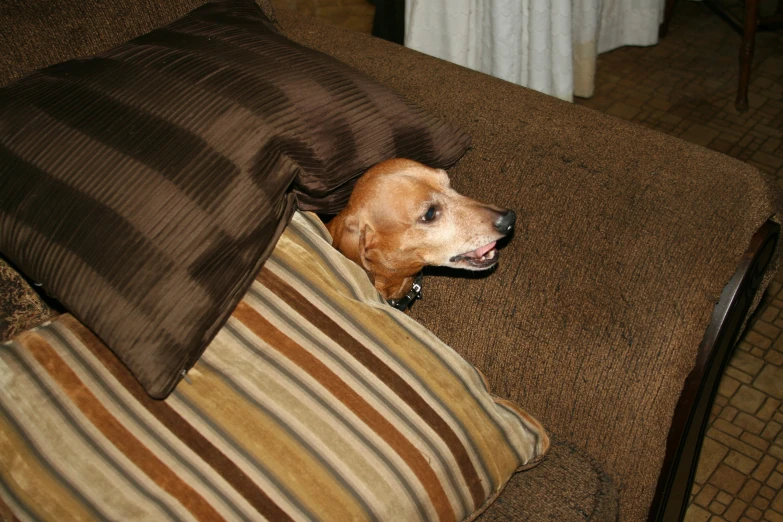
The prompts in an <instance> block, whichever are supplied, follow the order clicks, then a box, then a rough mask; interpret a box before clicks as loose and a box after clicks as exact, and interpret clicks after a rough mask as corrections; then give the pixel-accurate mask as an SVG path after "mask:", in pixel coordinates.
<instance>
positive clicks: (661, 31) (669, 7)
mask: <svg viewBox="0 0 783 522" xmlns="http://www.w3.org/2000/svg"><path fill="white" fill-rule="evenodd" d="M781 3H783V0H781ZM676 4H677V0H666V3H665V4H664V6H663V22H661V25H660V26H658V38H665V37H666V35H667V34H669V24H670V23H671V21H672V16H673V15H674V6H675V5H676Z"/></svg>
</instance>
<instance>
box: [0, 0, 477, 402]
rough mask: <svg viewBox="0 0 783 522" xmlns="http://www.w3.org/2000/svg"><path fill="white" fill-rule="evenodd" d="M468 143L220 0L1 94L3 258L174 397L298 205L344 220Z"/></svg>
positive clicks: (259, 17) (241, 2) (238, 0)
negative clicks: (364, 181)
mask: <svg viewBox="0 0 783 522" xmlns="http://www.w3.org/2000/svg"><path fill="white" fill-rule="evenodd" d="M32 4H36V3H35V2H33V3H32ZM36 5H37V4H36ZM18 7H19V6H17V8H18ZM33 7H34V6H33ZM33 7H31V9H33V10H35V9H34V8H33ZM51 16H59V14H52V15H51ZM88 27H89V26H88ZM468 142H469V137H468V136H467V135H466V134H464V133H463V132H461V131H460V130H459V129H457V128H456V127H454V126H452V125H450V124H449V123H448V122H445V121H444V120H442V119H440V118H438V117H436V116H433V115H430V114H428V113H426V112H425V111H422V110H421V109H419V108H418V107H416V106H415V105H413V104H411V103H408V102H406V101H405V100H403V99H401V98H400V97H398V96H396V95H395V94H394V93H392V92H390V91H389V90H387V89H386V88H385V87H383V86H382V85H380V84H379V83H377V82H375V81H374V80H371V79H370V78H368V77H367V76H365V75H363V74H362V73H359V72H357V71H355V70H353V69H351V68H350V67H347V66H345V65H343V64H341V63H340V62H338V61H337V60H334V59H333V58H331V57H328V56H326V55H324V54H321V53H318V52H315V51H312V50H310V49H308V48H305V47H302V46H300V45H298V44H295V43H293V42H291V41H290V40H288V39H286V38H285V36H283V35H282V34H280V33H279V32H278V31H277V30H276V29H275V27H274V26H273V25H272V23H271V22H270V21H269V19H268V18H266V16H265V15H264V13H263V12H262V10H261V9H260V8H259V6H258V5H256V4H255V3H254V2H253V1H252V0H225V1H218V2H213V3H210V4H206V5H204V6H201V7H199V8H197V9H195V10H194V11H192V12H191V13H189V14H188V15H186V16H185V17H183V18H181V19H179V20H177V21H175V22H173V23H171V24H169V25H168V26H166V27H163V28H160V29H157V30H154V31H152V32H150V33H148V34H145V35H142V36H139V37H138V38H135V39H134V40H131V41H129V42H127V43H124V44H121V45H119V46H117V47H115V48H114V49H112V50H110V51H107V52H105V53H102V54H99V55H98V56H94V57H91V58H85V59H78V60H72V61H69V62H65V63H61V64H58V65H54V66H51V67H49V68H46V69H43V70H41V71H38V72H36V73H34V74H32V75H30V76H28V77H25V78H22V79H20V80H18V81H17V82H15V83H12V84H10V85H8V86H6V87H3V88H0V252H1V253H2V254H3V256H5V257H6V258H7V259H9V260H11V261H12V262H13V263H14V265H15V266H17V267H18V268H19V269H20V270H21V271H22V272H24V273H25V274H26V275H27V276H28V277H30V278H31V279H33V280H35V281H36V282H38V283H40V284H42V285H43V286H44V288H45V289H46V291H47V292H48V293H50V294H51V295H53V296H55V297H56V298H57V299H58V300H60V301H61V302H62V303H63V304H64V306H65V308H66V309H68V310H69V311H70V312H71V313H73V314H74V315H75V316H76V317H78V318H79V319H80V320H81V321H82V322H83V323H84V324H86V325H88V326H89V327H90V329H92V330H93V331H94V332H95V333H96V334H97V335H98V336H99V337H100V338H101V339H102V340H103V341H104V342H105V343H106V344H107V345H108V346H109V347H110V348H111V349H112V350H114V351H115V353H117V354H118V355H119V356H120V357H121V358H122V359H123V361H124V362H125V364H127V365H128V367H129V368H130V369H131V371H132V372H133V373H134V375H136V376H137V378H138V379H139V380H140V382H141V383H142V384H143V385H144V386H145V388H146V389H147V391H148V392H149V393H150V394H152V395H153V396H155V397H164V396H166V394H168V393H169V392H170V391H171V389H172V388H173V387H174V386H175V385H176V383H177V381H178V380H179V378H180V375H181V373H182V371H183V370H185V369H188V368H190V367H191V366H192V365H193V364H194V363H195V361H196V360H197V359H198V357H199V355H200V354H201V352H202V351H203V350H204V348H205V347H206V345H207V344H208V342H209V341H210V340H211V339H212V337H213V336H214V335H215V333H216V332H217V330H218V329H219V328H220V327H221V326H222V324H223V323H224V322H225V320H226V319H227V317H228V315H229V314H230V312H231V310H233V308H234V306H236V303H237V302H238V301H239V299H240V298H241V297H242V295H243V294H244V292H245V290H246V289H247V287H248V286H249V284H250V282H251V281H252V279H253V277H254V275H255V274H256V273H257V272H258V269H259V268H260V266H261V265H262V264H263V261H264V259H265V258H266V257H267V256H268V254H269V252H270V251H271V249H272V248H273V247H274V244H275V241H276V240H277V237H278V236H279V234H280V233H281V231H282V229H283V228H284V227H285V225H286V223H287V222H288V219H289V218H290V215H291V213H292V211H293V208H294V200H296V203H297V204H298V207H299V208H306V209H313V210H317V211H321V212H329V211H334V210H337V209H339V208H340V206H341V205H342V204H343V203H344V202H345V200H346V198H347V196H348V194H349V193H350V189H351V186H352V181H353V180H354V179H355V178H356V177H357V176H358V175H360V174H361V173H362V172H363V171H364V170H366V169H367V168H369V167H370V166H372V165H373V164H375V163H377V162H378V161H381V160H384V159H388V158H392V157H398V156H401V157H410V158H413V159H418V160H419V161H422V162H424V163H428V164H432V165H433V166H439V167H447V166H450V165H451V164H453V163H454V162H456V161H457V159H458V158H459V157H460V156H461V155H462V153H463V152H464V151H465V148H466V147H467V145H468Z"/></svg>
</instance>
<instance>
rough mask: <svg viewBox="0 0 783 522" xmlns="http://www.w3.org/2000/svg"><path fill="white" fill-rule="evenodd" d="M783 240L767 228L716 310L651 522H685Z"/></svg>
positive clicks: (674, 430) (680, 412)
mask: <svg viewBox="0 0 783 522" xmlns="http://www.w3.org/2000/svg"><path fill="white" fill-rule="evenodd" d="M779 238H780V226H779V225H778V224H777V223H775V222H773V221H767V222H766V223H765V224H764V225H762V227H761V228H760V229H759V230H758V231H757V232H756V233H755V234H754V236H753V238H752V239H751V243H750V245H749V247H748V250H747V252H746V253H745V255H744V256H743V258H742V261H741V262H740V265H739V267H738V268H737V271H736V272H735V273H734V276H733V277H732V279H731V281H729V283H728V284H727V285H726V287H724V289H723V292H722V293H721V296H720V300H719V301H718V304H717V305H716V306H715V309H714V310H713V313H712V318H711V320H710V324H709V326H708V328H707V331H706V332H705V334H704V338H703V339H702V342H701V344H700V346H699V351H698V355H697V360H696V365H695V366H694V368H693V370H691V373H690V375H689V376H688V378H687V379H686V381H685V385H684V387H683V390H682V393H681V395H680V399H679V401H678V403H677V407H676V409H675V412H674V419H673V421H672V425H671V428H670V429H669V437H668V441H667V444H666V456H665V458H664V463H663V469H662V470H661V474H660V475H659V477H658V486H657V488H656V492H655V496H654V497H653V503H652V506H651V508H650V513H649V517H648V520H649V521H650V522H670V521H676V520H682V519H683V518H684V516H685V510H686V508H687V506H688V501H689V500H690V493H691V487H692V485H693V479H694V476H695V474H696V466H697V464H698V460H699V454H700V452H701V446H702V442H703V441H704V433H705V432H706V429H707V424H708V420H709V413H710V410H711V408H712V405H713V403H714V401H715V395H716V393H717V391H718V385H719V384H720V378H721V376H722V375H723V371H724V370H725V369H726V365H727V364H728V363H729V359H730V358H731V356H732V354H733V352H734V347H735V346H736V345H737V342H738V341H739V337H740V335H741V333H742V332H741V328H742V326H743V320H744V319H745V316H746V315H747V313H748V310H749V309H750V306H751V304H752V302H753V298H754V296H755V295H756V292H757V291H758V288H759V286H760V285H761V282H762V279H763V274H764V272H765V270H766V269H767V268H768V267H769V265H770V263H771V262H772V261H773V255H774V254H775V251H776V248H777V243H778V240H779Z"/></svg>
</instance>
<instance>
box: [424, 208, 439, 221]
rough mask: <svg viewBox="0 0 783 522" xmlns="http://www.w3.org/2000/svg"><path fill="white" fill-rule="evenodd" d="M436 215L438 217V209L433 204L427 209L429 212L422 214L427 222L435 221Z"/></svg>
mask: <svg viewBox="0 0 783 522" xmlns="http://www.w3.org/2000/svg"><path fill="white" fill-rule="evenodd" d="M436 217H438V209H437V208H435V205H433V206H431V207H430V208H428V209H427V212H425V213H424V215H423V216H421V220H422V221H424V222H425V223H429V222H431V221H435V218H436Z"/></svg>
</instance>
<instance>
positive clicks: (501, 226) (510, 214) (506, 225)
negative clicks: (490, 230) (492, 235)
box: [495, 210, 517, 235]
mask: <svg viewBox="0 0 783 522" xmlns="http://www.w3.org/2000/svg"><path fill="white" fill-rule="evenodd" d="M516 222H517V215H516V213H515V212H514V211H513V210H507V211H506V213H505V214H501V215H500V217H499V218H497V220H495V230H497V231H498V232H500V233H501V234H504V235H505V234H508V233H510V232H511V231H512V230H513V229H514V223H516Z"/></svg>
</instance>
